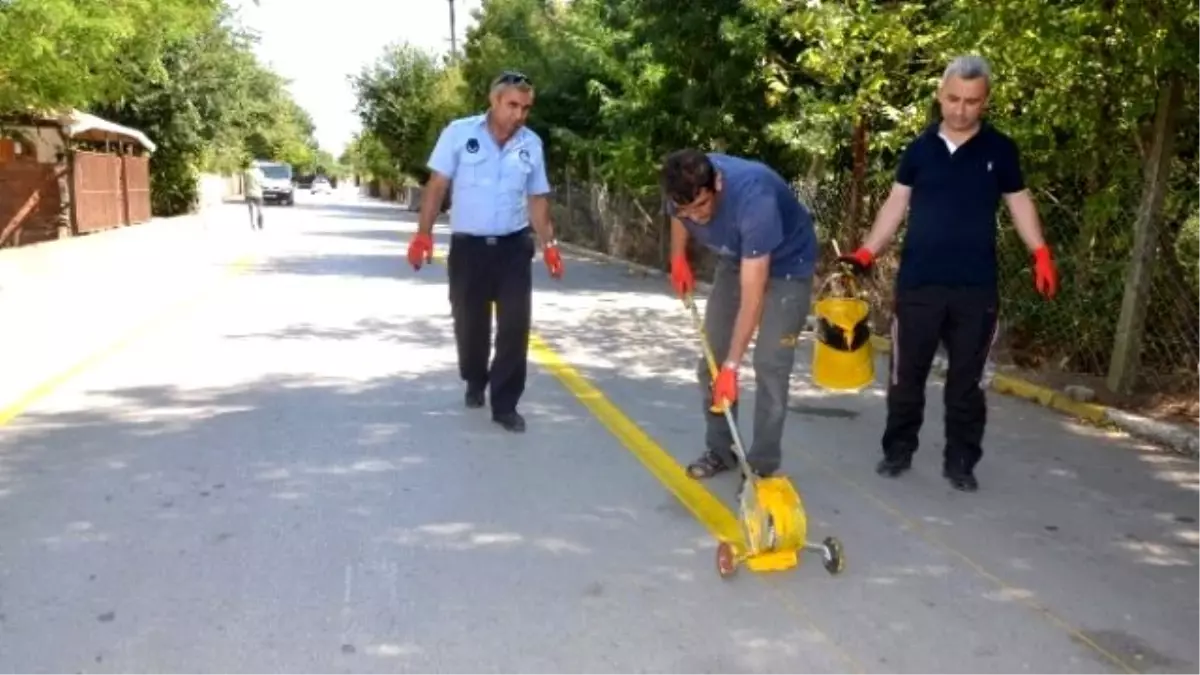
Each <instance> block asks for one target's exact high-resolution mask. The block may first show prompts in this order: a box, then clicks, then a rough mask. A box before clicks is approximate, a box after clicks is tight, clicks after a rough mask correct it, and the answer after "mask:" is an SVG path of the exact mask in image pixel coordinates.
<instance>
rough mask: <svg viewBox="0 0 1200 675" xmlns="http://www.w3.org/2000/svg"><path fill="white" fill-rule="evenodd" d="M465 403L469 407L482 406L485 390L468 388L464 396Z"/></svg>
mask: <svg viewBox="0 0 1200 675" xmlns="http://www.w3.org/2000/svg"><path fill="white" fill-rule="evenodd" d="M463 403H465V404H466V406H467V407H468V408H482V407H483V403H484V400H483V390H482V389H479V390H475V389H467V393H466V395H465V396H463Z"/></svg>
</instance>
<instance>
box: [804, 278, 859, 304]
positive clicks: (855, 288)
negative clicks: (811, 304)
mask: <svg viewBox="0 0 1200 675" xmlns="http://www.w3.org/2000/svg"><path fill="white" fill-rule="evenodd" d="M843 277H845V278H847V279H849V280H850V287H851V290H850V292H849V293H848V294H846V295H844V296H843V297H851V298H861V297H862V296H863V295H864V294H865V290H864V289H863V287H862V285H861V284H859V283H858V278H857V277H855V275H854V274H852V273H849V272H834V273H833V274H829V275H827V276H826V277H825V280H824V281H822V282H821V286H820V288H818V289H817V296H816V297H817V299H818V300H820V299H822V298H824V297H825V289H826V288H828V287H829V284H830V283H832V282H833V281H834V280H835V279H841V278H843Z"/></svg>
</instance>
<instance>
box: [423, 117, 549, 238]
mask: <svg viewBox="0 0 1200 675" xmlns="http://www.w3.org/2000/svg"><path fill="white" fill-rule="evenodd" d="M428 164H429V168H430V169H432V170H433V171H436V172H438V173H440V174H442V175H444V176H447V177H448V178H450V180H451V185H450V200H451V203H450V231H451V232H454V233H456V234H472V235H477V236H489V237H495V236H501V235H505V234H510V233H512V232H516V231H517V230H521V229H524V228H525V227H527V226H528V225H529V201H528V200H529V197H531V196H536V195H544V194H548V193H549V192H550V181H549V180H547V178H546V158H545V155H544V154H543V152H542V139H541V137H539V136H538V135H537V133H536V132H534V131H532V130H530V129H528V128H526V127H521V128H520V129H519V130H518V131H517V133H516V134H514V135H513V137H512V138H510V139H509V141H508V143H507V144H505V146H504V147H503V148H501V147H499V146H498V145H497V144H496V141H495V139H493V138H492V135H491V134H490V133H489V132H488V128H487V116H486V115H474V116H471V117H464V118H461V119H457V120H454V121H453V122H451V123H450V124H448V125H446V128H445V129H442V133H441V135H440V136H438V141H437V145H435V146H434V148H433V152H432V153H431V154H430V155H429V162H428Z"/></svg>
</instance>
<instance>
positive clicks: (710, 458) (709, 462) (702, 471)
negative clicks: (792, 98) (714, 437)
mask: <svg viewBox="0 0 1200 675" xmlns="http://www.w3.org/2000/svg"><path fill="white" fill-rule="evenodd" d="M729 469H730V467H728V466H726V465H725V462H722V461H721V458H720V457H718V456H717V453H715V452H713V451H712V450H709V451H708V452H706V453H704V454H703V455H700V459H697V460H696V461H694V462H692V463H691V464H689V465H688V468H687V472H688V475H689V476H691V477H692V478H694V479H696V480H704V479H705V478H712V477H713V476H715V475H717V474H719V473H722V472H725V471H729Z"/></svg>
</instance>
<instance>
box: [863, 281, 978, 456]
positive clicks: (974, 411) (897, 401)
mask: <svg viewBox="0 0 1200 675" xmlns="http://www.w3.org/2000/svg"><path fill="white" fill-rule="evenodd" d="M998 306H999V297H998V295H997V292H996V289H995V288H993V287H983V288H973V287H944V286H926V287H921V288H912V289H900V290H897V292H896V301H895V308H894V309H895V311H894V318H893V319H892V356H891V372H890V373H889V378H888V390H887V410H888V419H887V428H886V429H885V431H884V433H883V452H884V455H885V456H886V457H888V458H890V459H903V458H905V457H911V456H912V454H913V453H915V452H916V451H917V446H918V434H919V432H920V430H921V423H922V422H923V421H924V417H925V383H926V380H927V379H928V377H929V369H930V367H931V366H932V365H933V357H934V355H935V354H936V353H937V348H938V344H939V343H941V344H944V345H945V347H946V354H947V359H948V361H949V365H948V368H947V372H946V388H945V391H944V395H945V398H944V400H945V414H946V418H945V434H946V448H945V453H944V462H945V465H944V466H945V468H946V469H947V470H950V471H965V472H970V471H972V470H973V469H974V468H975V465H976V464H978V463H979V460H980V459H981V458H982V457H983V445H982V444H983V431H984V427H985V425H986V424H987V400H986V397H985V396H984V391H983V388H982V387H981V386H980V380H981V379H982V377H983V370H984V367H985V366H986V365H987V359H988V353H989V352H990V351H991V347H992V342H993V340H994V339H995V335H996V321H997V318H998Z"/></svg>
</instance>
